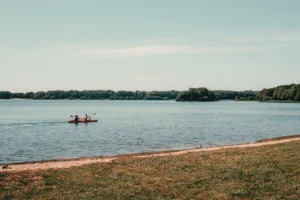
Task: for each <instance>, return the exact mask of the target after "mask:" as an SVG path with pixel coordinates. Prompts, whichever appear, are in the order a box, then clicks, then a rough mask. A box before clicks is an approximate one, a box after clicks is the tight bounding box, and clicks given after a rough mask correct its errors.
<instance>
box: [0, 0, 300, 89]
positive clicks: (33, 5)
mask: <svg viewBox="0 0 300 200" xmlns="http://www.w3.org/2000/svg"><path fill="white" fill-rule="evenodd" d="M299 10H300V1H299V0H264V1H262V0H251V1H249V0H126V1H123V0H110V1H107V0H85V1H82V0H47V1H46V0H26V1H18V0H0V77H1V78H0V91H1V90H2V91H11V92H29V91H34V92H37V91H48V90H71V89H73V90H97V89H104V90H106V89H111V90H116V91H117V90H146V91H152V90H187V89H189V88H190V87H207V88H208V89H211V90H216V89H224V90H261V89H262V88H269V87H275V86H277V85H282V84H291V83H299V82H300V78H299V77H300V76H299V74H300V59H299V56H300V23H299V19H300V12H299Z"/></svg>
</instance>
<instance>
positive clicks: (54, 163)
mask: <svg viewBox="0 0 300 200" xmlns="http://www.w3.org/2000/svg"><path fill="white" fill-rule="evenodd" d="M299 140H300V134H296V135H291V136H281V137H274V138H265V139H261V140H258V141H256V142H252V143H245V144H233V145H225V146H214V147H205V148H201V147H198V148H193V149H185V150H171V151H158V152H147V153H136V154H121V155H117V156H97V157H85V158H71V159H55V160H46V161H34V162H21V163H10V164H0V173H1V172H17V171H27V170H47V169H62V168H70V167H77V166H81V165H89V164H97V163H109V162H113V161H115V160H118V159H126V158H149V157H156V156H176V155H181V154H186V153H195V152H206V151H218V150H226V149H233V148H253V147H259V146H267V145H275V144H282V143H287V142H293V141H299Z"/></svg>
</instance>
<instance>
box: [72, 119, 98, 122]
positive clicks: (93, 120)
mask: <svg viewBox="0 0 300 200" xmlns="http://www.w3.org/2000/svg"><path fill="white" fill-rule="evenodd" d="M89 122H98V119H89V120H87V121H83V120H79V121H77V122H75V120H70V121H68V123H89Z"/></svg>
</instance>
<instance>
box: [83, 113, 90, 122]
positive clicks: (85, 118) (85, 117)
mask: <svg viewBox="0 0 300 200" xmlns="http://www.w3.org/2000/svg"><path fill="white" fill-rule="evenodd" d="M89 118H91V117H90V116H88V115H87V114H85V116H84V118H83V120H84V121H85V122H86V121H88V120H89Z"/></svg>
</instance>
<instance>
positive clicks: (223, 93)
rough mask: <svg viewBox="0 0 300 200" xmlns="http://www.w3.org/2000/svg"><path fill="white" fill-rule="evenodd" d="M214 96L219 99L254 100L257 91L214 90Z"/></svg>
mask: <svg viewBox="0 0 300 200" xmlns="http://www.w3.org/2000/svg"><path fill="white" fill-rule="evenodd" d="M214 93H215V95H216V98H217V99H219V100H248V101H250V100H256V96H257V94H258V93H259V91H252V90H246V91H231V90H215V91H214Z"/></svg>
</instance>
